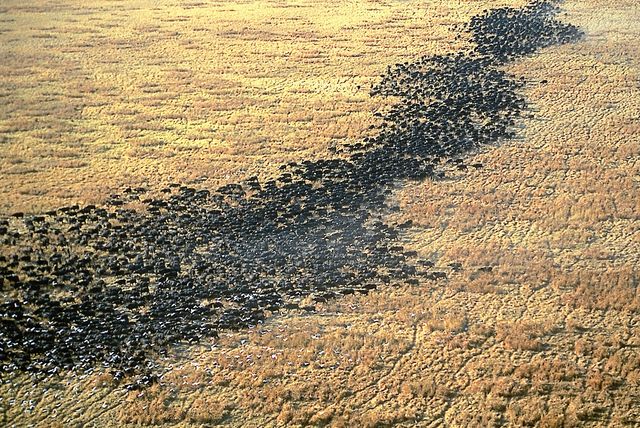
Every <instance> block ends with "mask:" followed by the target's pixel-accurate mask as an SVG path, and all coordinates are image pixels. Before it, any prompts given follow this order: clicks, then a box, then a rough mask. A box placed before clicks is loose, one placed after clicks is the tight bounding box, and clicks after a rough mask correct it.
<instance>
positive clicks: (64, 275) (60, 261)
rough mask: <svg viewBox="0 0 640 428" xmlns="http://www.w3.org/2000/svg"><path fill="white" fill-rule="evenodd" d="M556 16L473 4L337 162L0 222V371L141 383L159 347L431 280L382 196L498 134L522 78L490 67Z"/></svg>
mask: <svg viewBox="0 0 640 428" xmlns="http://www.w3.org/2000/svg"><path fill="white" fill-rule="evenodd" d="M556 13H557V8H556V6H555V5H553V4H552V3H550V2H548V1H535V2H533V3H531V4H530V5H528V6H526V7H524V8H521V9H513V8H500V9H496V10H492V11H485V12H484V13H483V14H481V15H479V16H476V17H474V18H473V19H472V20H471V21H470V23H469V24H468V25H467V27H466V28H467V30H468V31H469V32H470V34H471V39H472V41H473V42H474V43H473V45H474V46H475V47H474V48H472V49H469V50H466V51H464V52H460V53H455V54H447V55H437V56H425V57H422V58H419V59H418V60H416V61H414V62H407V63H402V64H395V65H394V66H390V67H389V68H388V70H387V72H386V73H385V74H384V75H383V76H382V79H381V81H380V82H379V83H378V84H377V85H374V86H373V87H372V90H371V94H372V96H384V97H389V96H393V97H398V98H397V102H396V103H395V105H394V106H392V107H391V108H389V109H388V110H387V111H386V113H385V114H383V117H382V121H381V125H380V127H379V130H378V132H377V135H376V136H375V137H370V138H365V139H364V140H363V141H362V142H360V143H358V144H352V145H349V146H346V147H344V153H343V154H342V156H340V157H336V158H335V159H327V160H320V161H313V162H310V161H305V162H299V163H290V164H286V165H283V166H282V167H281V168H280V173H279V176H278V178H277V179H275V180H272V181H267V182H260V181H259V180H258V179H257V178H255V177H253V178H249V179H247V180H246V181H244V182H241V183H238V184H231V185H226V186H224V187H222V188H219V189H217V190H215V191H208V190H203V189H197V188H192V187H187V186H181V185H177V184H172V185H170V186H168V187H167V188H165V189H162V192H160V193H162V194H163V195H164V196H162V197H150V196H148V194H149V192H148V191H147V190H146V189H142V188H137V189H130V188H129V189H125V190H123V191H122V192H121V193H120V194H118V195H112V196H111V197H110V198H109V199H108V201H107V202H106V203H105V204H104V205H103V206H92V205H89V206H69V207H64V208H60V209H58V210H55V211H50V212H47V213H42V214H22V213H15V214H13V215H11V216H7V217H4V218H0V244H1V246H2V247H1V248H2V252H1V253H0V278H1V282H0V285H1V287H2V292H1V294H0V373H3V372H5V373H6V372H15V371H27V372H33V373H35V374H40V375H43V376H48V375H52V374H55V373H57V372H59V371H61V370H69V369H74V370H82V371H91V370H93V369H94V368H95V367H97V366H102V367H105V368H108V369H109V370H111V371H112V373H113V375H114V376H115V377H116V378H122V377H125V376H127V375H133V374H135V375H137V376H138V379H139V381H138V382H148V381H151V380H152V379H153V378H152V376H150V375H151V373H153V367H154V361H155V360H156V357H157V356H158V355H162V354H164V353H166V352H167V350H169V349H170V347H171V346H172V345H175V344H178V343H185V342H187V343H196V342H206V341H208V340H211V339H212V338H214V337H215V336H216V335H217V332H219V331H220V330H222V329H240V328H246V327H251V326H256V325H259V324H260V323H262V322H263V320H264V319H265V316H267V315H268V314H269V313H272V312H275V311H281V310H293V309H299V310H313V302H322V301H326V300H327V299H333V298H335V297H337V296H340V295H346V294H351V293H367V292H368V291H369V290H371V289H373V288H375V287H376V286H377V285H379V284H382V283H388V282H390V281H394V282H397V281H406V282H409V283H417V282H419V280H420V278H430V279H435V278H437V277H440V276H443V275H444V274H443V272H438V271H435V270H434V268H433V266H432V264H431V263H430V262H429V261H426V260H419V259H418V258H417V257H416V255H415V253H412V252H409V251H406V250H405V249H404V248H403V247H402V245H401V244H400V238H401V236H400V234H401V232H402V229H403V228H405V227H410V226H411V225H410V224H399V225H398V224H395V225H391V224H387V223H385V222H384V220H383V219H384V215H385V213H388V212H389V210H391V209H393V207H392V206H391V204H390V201H391V198H390V195H391V194H392V192H393V191H394V189H396V188H397V187H398V185H399V184H401V183H402V182H404V181H407V180H412V181H416V180H424V179H434V180H438V179H441V178H442V177H443V175H444V172H443V171H444V168H443V164H445V163H446V162H449V163H453V164H454V165H456V166H457V167H459V168H460V169H464V168H466V166H465V165H464V163H463V162H462V160H461V159H460V158H461V157H462V156H463V155H465V154H466V153H468V152H469V151H470V150H473V149H476V148H478V147H481V146H483V145H487V144H492V143H495V142H497V141H499V140H500V139H504V138H509V137H511V136H512V135H513V125H514V123H515V120H516V119H517V118H518V117H519V115H520V113H521V112H522V111H523V109H524V108H525V104H526V103H525V99H524V98H523V96H522V94H521V93H520V92H521V91H520V88H521V87H522V85H523V84H524V82H523V81H522V80H521V79H515V78H514V77H513V76H510V75H509V74H507V73H506V72H504V71H502V70H501V67H502V66H503V65H505V64H506V63H507V62H509V61H511V60H513V59H515V58H518V57H521V56H523V55H527V54H531V53H533V52H535V51H536V50H537V49H539V48H542V47H545V46H549V45H552V44H559V43H568V42H572V41H575V40H577V39H579V38H580V37H581V35H582V34H581V32H580V31H579V30H578V29H577V28H575V27H574V26H571V25H567V24H563V23H561V22H559V21H557V20H556V19H555V18H554V16H555V14H556ZM477 167H479V165H478V166H477ZM160 193H158V194H160ZM133 201H135V202H136V203H138V204H140V203H142V204H143V205H144V207H145V208H144V209H142V210H141V209H137V210H132V209H129V208H127V207H128V204H129V203H130V202H133ZM303 301H304V302H306V303H305V304H303V303H301V302H303Z"/></svg>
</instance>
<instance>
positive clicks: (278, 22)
mask: <svg viewBox="0 0 640 428" xmlns="http://www.w3.org/2000/svg"><path fill="white" fill-rule="evenodd" d="M28 3H29V2H14V1H12V0H7V1H4V2H3V4H2V6H1V8H0V33H1V34H0V42H1V43H0V52H1V56H2V59H3V60H2V61H1V64H0V69H1V72H0V96H1V97H2V102H1V103H0V104H1V105H0V156H1V157H0V183H1V186H0V191H1V192H2V193H1V195H2V196H1V197H0V209H1V210H2V211H3V212H5V213H10V212H13V211H28V212H36V211H41V210H46V209H49V208H55V207H59V206H62V205H68V204H71V203H76V202H77V203H95V202H98V203H99V202H100V201H101V200H104V199H105V198H106V197H108V195H109V194H110V193H111V192H116V191H119V190H121V189H122V188H123V187H126V186H132V185H136V186H138V185H144V186H149V187H151V188H159V187H160V186H161V185H162V184H166V183H168V182H172V181H175V182H196V183H197V185H198V186H201V187H206V188H215V187H217V186H218V185H220V184H224V183H226V182H238V181H240V180H242V179H243V178H246V177H248V176H250V175H258V176H261V177H266V176H269V175H270V174H273V173H274V172H275V170H276V169H277V166H279V165H280V164H282V163H283V162H286V161H289V160H302V159H317V158H324V157H329V156H335V155H333V154H331V152H330V149H331V147H336V146H338V147H339V146H340V145H341V144H344V143H348V142H350V141H355V140H357V139H359V138H361V137H363V136H365V135H367V132H368V130H369V126H370V125H372V124H374V123H375V120H376V118H375V116H373V115H372V113H373V112H375V111H377V110H379V109H382V108H384V105H383V103H382V101H380V100H377V99H371V98H370V97H369V96H368V93H367V92H368V88H369V87H370V85H371V84H372V83H374V82H376V81H377V78H378V76H379V75H380V73H381V72H383V71H384V69H385V68H386V66H387V64H393V63H396V62H402V61H405V60H411V59H413V58H415V57H416V56H419V55H423V54H435V53H445V52H452V51H456V50H458V49H460V48H463V47H464V46H465V45H466V41H465V39H464V37H463V38H461V39H456V38H455V36H456V34H458V32H459V25H460V24H462V23H464V22H466V21H467V20H468V19H469V18H470V17H471V16H473V15H475V14H477V13H479V12H481V11H482V10H483V9H485V8H490V7H498V6H504V5H514V6H520V5H523V4H525V3H526V2H524V1H457V2H456V1H436V0H431V1H409V2H377V1H375V2H374V1H370V2H364V1H363V2H342V1H338V2H336V1H331V2H329V1H322V0H320V1H316V2H313V3H311V2H302V1H300V2H296V1H288V0H287V1H282V2H267V1H249V2H229V1H218V2H215V1H211V2H210V1H203V2H198V3H196V2H193V3H184V2H175V3H171V2H168V1H167V2H150V1H149V2H147V1H129V2H121V1H102V0H100V1H95V2H91V5H90V6H86V5H84V4H83V3H81V2H74V1H71V0H65V1H63V2H53V1H51V2H37V3H36V2H32V3H33V4H32V5H30V4H28ZM562 8H563V10H564V12H566V13H563V14H561V16H560V17H561V18H562V19H563V20H566V21H568V22H571V23H573V24H575V25H578V26H579V27H581V29H582V30H584V31H585V32H586V37H585V39H584V40H583V41H581V42H579V43H577V44H571V45H565V46H561V47H552V48H548V49H545V50H542V51H541V52H540V54H538V55H536V56H533V57H531V58H527V59H525V60H521V61H518V62H516V63H514V64H512V65H510V66H509V69H510V71H511V72H513V73H514V74H516V75H524V76H525V77H526V78H527V81H528V82H529V83H528V84H527V86H526V88H525V90H524V91H525V94H526V96H527V98H528V101H529V103H530V106H531V110H530V112H529V113H528V114H530V116H531V117H527V118H525V119H524V120H522V121H521V123H520V124H519V128H518V133H517V138H516V139H514V140H511V141H503V142H501V143H500V144H499V145H497V146H496V147H487V148H485V149H484V150H482V151H481V152H479V153H476V154H474V155H472V156H470V157H469V159H468V161H467V163H469V164H471V163H475V162H479V163H482V164H483V165H484V167H483V168H482V169H479V170H475V169H474V168H470V169H469V170H468V171H465V172H462V171H453V170H452V171H450V172H449V174H448V178H447V179H446V180H443V181H438V182H431V181H429V182H425V183H419V184H411V185H407V186H404V187H403V188H401V189H400V190H398V192H397V194H396V198H395V200H396V201H397V204H398V206H399V207H400V211H399V212H396V213H393V214H389V221H391V222H395V221H398V222H400V221H405V220H407V219H411V220H413V222H414V224H415V227H414V228H412V229H409V230H408V231H407V233H406V235H405V236H404V237H403V240H404V244H405V245H406V246H407V247H409V248H411V249H415V250H416V251H418V252H419V253H420V254H421V255H422V256H424V257H427V258H429V259H431V260H433V261H434V262H435V263H436V265H437V266H439V267H440V268H441V269H448V267H447V266H448V265H449V263H452V262H458V263H461V264H462V269H461V270H460V271H459V272H454V271H453V270H451V271H450V272H449V278H448V279H447V280H441V281H438V282H424V283H421V284H419V285H416V286H406V285H404V286H384V287H380V288H379V289H378V290H377V291H375V292H372V293H370V294H369V295H368V296H348V297H345V298H342V299H340V300H336V301H333V302H329V303H326V304H318V305H317V312H316V313H295V312H293V313H292V312H289V313H283V314H275V315H274V316H273V317H271V318H270V319H269V320H268V322H266V323H265V324H264V325H261V326H259V327H257V328H254V329H251V330H249V331H243V332H237V333H233V332H228V333H224V334H221V337H220V340H218V341H217V342H216V343H215V344H210V345H207V346H201V347H179V348H178V349H176V350H175V355H172V356H171V357H168V358H166V359H165V360H164V361H163V363H164V367H165V370H166V372H165V374H164V376H163V377H162V378H161V380H160V382H159V383H158V384H156V385H153V386H151V387H150V388H148V389H146V390H142V391H131V392H129V391H126V390H124V389H123V388H122V387H118V386H116V385H114V384H113V383H112V382H111V379H110V377H109V376H108V375H107V374H104V373H100V372H99V371H97V372H94V373H93V374H91V375H78V374H73V373H70V374H66V375H62V376H61V377H59V378H55V379H51V380H50V381H47V382H44V383H39V384H36V383H35V382H34V381H33V380H32V379H30V378H28V377H25V376H13V377H9V378H5V379H3V384H2V386H1V389H0V397H1V401H0V403H1V410H2V414H0V421H1V422H2V424H3V425H9V426H11V425H14V424H15V425H17V426H21V425H31V424H33V425H40V426H56V425H57V426H82V425H84V426H127V425H141V424H142V425H147V424H157V425H167V426H168V425H172V426H176V425H179V426H202V425H218V424H226V425H230V426H256V427H258V426H259V427H262V426H282V425H291V426H295V425H319V426H323V425H330V426H386V425H391V424H397V425H400V426H416V425H418V426H431V425H434V426H435V425H446V426H489V425H503V424H505V425H513V426H522V425H540V426H548V427H552V426H590V425H591V426H600V425H607V424H609V425H613V426H623V425H630V426H633V425H636V426H637V425H638V424H640V405H639V403H640V294H639V292H638V285H639V282H640V270H639V268H638V266H637V264H638V259H639V258H640V124H639V122H638V118H639V115H640V87H639V86H638V75H639V74H640V47H639V46H638V44H637V40H638V37H639V36H640V8H639V7H638V6H637V5H636V4H635V2H634V1H631V0H618V1H613V0H569V1H567V2H565V3H563V4H562ZM545 81H546V82H545Z"/></svg>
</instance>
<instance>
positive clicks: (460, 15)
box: [0, 0, 508, 213]
mask: <svg viewBox="0 0 640 428" xmlns="http://www.w3.org/2000/svg"><path fill="white" fill-rule="evenodd" d="M503 3H508V2H506V1H492V2H482V3H480V2H479V3H473V4H467V2H464V1H461V0H459V1H455V2H447V3H442V2H427V3H425V2H419V1H411V2H408V3H402V4H395V5H393V4H387V3H381V2H377V1H363V2H346V1H344V2H334V1H319V2H314V3H313V4H309V3H308V2H305V1H289V0H288V1H266V0H256V1H245V2H225V1H203V2H190V3H185V2H175V1H163V2H156V1H150V0H135V1H128V2H113V1H108V0H100V1H94V2H91V4H90V5H87V4H86V2H79V1H65V2H63V3H60V2H55V1H46V0H45V1H42V2H33V4H29V3H27V4H25V2H22V1H13V0H8V1H6V2H3V6H2V8H3V14H2V21H1V22H0V46H1V47H0V56H1V57H2V58H3V61H2V63H1V64H0V94H1V96H2V103H0V142H1V143H2V146H0V147H1V149H0V153H1V154H2V157H1V158H0V189H1V192H2V193H0V201H2V202H1V203H0V212H5V213H8V212H14V211H42V210H46V209H50V208H56V207H59V206H62V205H67V204H72V203H96V202H100V201H103V200H104V199H106V198H107V197H108V196H109V195H110V194H111V193H114V192H117V191H119V190H122V189H123V188H125V187H127V186H133V187H137V186H141V185H144V186H150V187H160V186H162V185H164V184H167V183H170V182H181V183H184V182H190V181H193V180H198V181H199V182H201V185H202V186H205V187H208V188H215V187H217V186H219V185H222V184H226V183H229V182H239V181H240V180H242V179H245V178H247V177H250V176H252V175H258V176H260V177H262V178H266V177H270V176H272V175H273V173H274V170H275V169H276V168H277V167H278V166H279V165H281V164H282V163H283V162H287V161H292V160H300V159H317V158H322V157H326V156H328V155H329V153H328V150H329V148H330V147H333V146H339V145H341V144H344V143H348V142H353V141H355V140H357V139H360V138H362V137H363V136H366V135H367V134H368V132H369V126H370V125H371V124H372V123H374V121H375V118H374V117H373V116H372V112H373V111H376V110H378V109H380V108H381V107H382V105H383V103H384V102H383V101H381V100H379V99H371V98H370V97H369V95H368V90H369V88H370V86H371V84H372V83H374V82H376V81H377V79H378V76H379V74H380V73H381V72H382V71H384V69H385V67H386V65H387V64H393V63H395V62H398V61H405V60H407V59H410V58H411V57H412V56H413V55H415V54H416V53H422V52H444V51H451V50H455V49H457V48H458V47H460V46H461V45H462V44H463V41H456V40H455V39H454V37H453V35H454V33H455V31H456V28H455V25H456V24H458V23H462V22H465V21H466V20H467V19H468V17H469V16H471V15H472V14H473V13H477V12H478V11H479V10H480V9H481V8H482V7H484V6H486V5H487V4H491V5H499V4H503ZM434 23H437V25H433V24H434ZM425 34H427V35H428V37H425ZM390 35H393V37H390Z"/></svg>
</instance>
